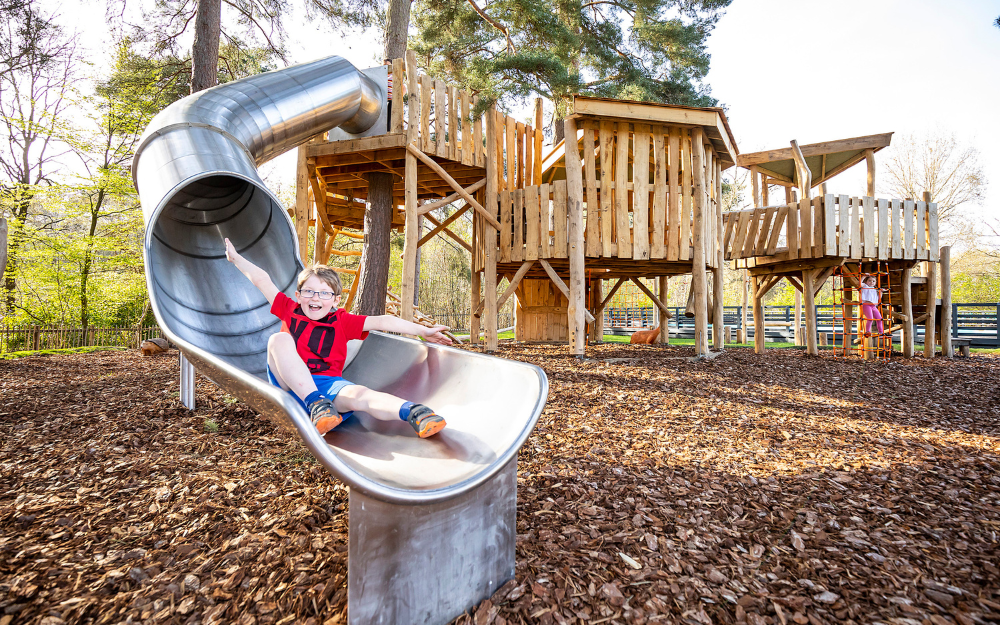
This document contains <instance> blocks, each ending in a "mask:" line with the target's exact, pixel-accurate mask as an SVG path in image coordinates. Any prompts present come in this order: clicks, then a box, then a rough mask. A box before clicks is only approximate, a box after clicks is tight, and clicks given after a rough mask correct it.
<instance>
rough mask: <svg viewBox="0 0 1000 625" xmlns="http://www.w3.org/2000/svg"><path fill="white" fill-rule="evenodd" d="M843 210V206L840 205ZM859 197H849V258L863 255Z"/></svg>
mask: <svg viewBox="0 0 1000 625" xmlns="http://www.w3.org/2000/svg"><path fill="white" fill-rule="evenodd" d="M841 210H843V207H841ZM862 214H863V209H862V208H861V198H859V197H852V198H851V258H863V257H864V240H863V239H862V237H861V217H862Z"/></svg>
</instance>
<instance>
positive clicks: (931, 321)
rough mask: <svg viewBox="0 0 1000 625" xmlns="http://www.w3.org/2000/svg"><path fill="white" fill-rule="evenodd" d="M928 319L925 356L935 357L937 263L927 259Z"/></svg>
mask: <svg viewBox="0 0 1000 625" xmlns="http://www.w3.org/2000/svg"><path fill="white" fill-rule="evenodd" d="M926 274H927V320H926V321H924V358H933V357H934V353H935V351H937V349H936V348H937V337H936V336H935V335H934V334H935V328H936V321H937V320H936V319H935V316H936V315H935V314H934V312H935V310H934V309H935V308H936V307H937V263H934V262H931V261H927V270H926Z"/></svg>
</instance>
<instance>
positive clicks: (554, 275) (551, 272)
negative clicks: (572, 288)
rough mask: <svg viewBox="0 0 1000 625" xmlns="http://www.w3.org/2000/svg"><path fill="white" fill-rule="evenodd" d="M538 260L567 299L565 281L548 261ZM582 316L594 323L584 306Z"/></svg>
mask: <svg viewBox="0 0 1000 625" xmlns="http://www.w3.org/2000/svg"><path fill="white" fill-rule="evenodd" d="M538 262H539V263H541V265H542V269H544V270H545V273H546V274H548V276H549V280H552V283H553V284H555V285H556V288H557V289H559V291H560V292H561V293H562V294H563V296H564V297H565V298H566V299H567V300H568V299H569V287H568V286H566V283H565V282H563V281H562V278H560V277H559V274H557V273H556V270H555V269H553V268H552V265H550V264H549V262H548V261H547V260H545V259H544V258H539V259H538ZM584 316H585V317H586V318H587V323H594V315H592V314H590V311H589V310H587V309H586V308H584Z"/></svg>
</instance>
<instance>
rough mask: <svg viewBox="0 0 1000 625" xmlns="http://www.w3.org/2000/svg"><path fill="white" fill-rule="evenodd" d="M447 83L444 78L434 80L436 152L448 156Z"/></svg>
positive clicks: (441, 155) (442, 156) (444, 156)
mask: <svg viewBox="0 0 1000 625" xmlns="http://www.w3.org/2000/svg"><path fill="white" fill-rule="evenodd" d="M446 87H447V85H446V84H445V82H444V81H443V80H435V81H434V139H435V141H434V153H435V154H437V155H438V156H440V157H441V158H448V143H447V141H446V139H447V138H448V104H447V102H445V92H446V91H447V89H446Z"/></svg>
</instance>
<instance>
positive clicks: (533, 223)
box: [524, 186, 541, 260]
mask: <svg viewBox="0 0 1000 625" xmlns="http://www.w3.org/2000/svg"><path fill="white" fill-rule="evenodd" d="M540 190H541V189H540V187H539V186H530V187H528V188H526V189H525V190H524V225H525V228H524V229H525V240H524V248H525V249H524V260H538V248H539V241H538V239H539V234H538V231H539V225H538V224H539V221H540V220H539V212H538V203H539V191H540Z"/></svg>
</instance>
